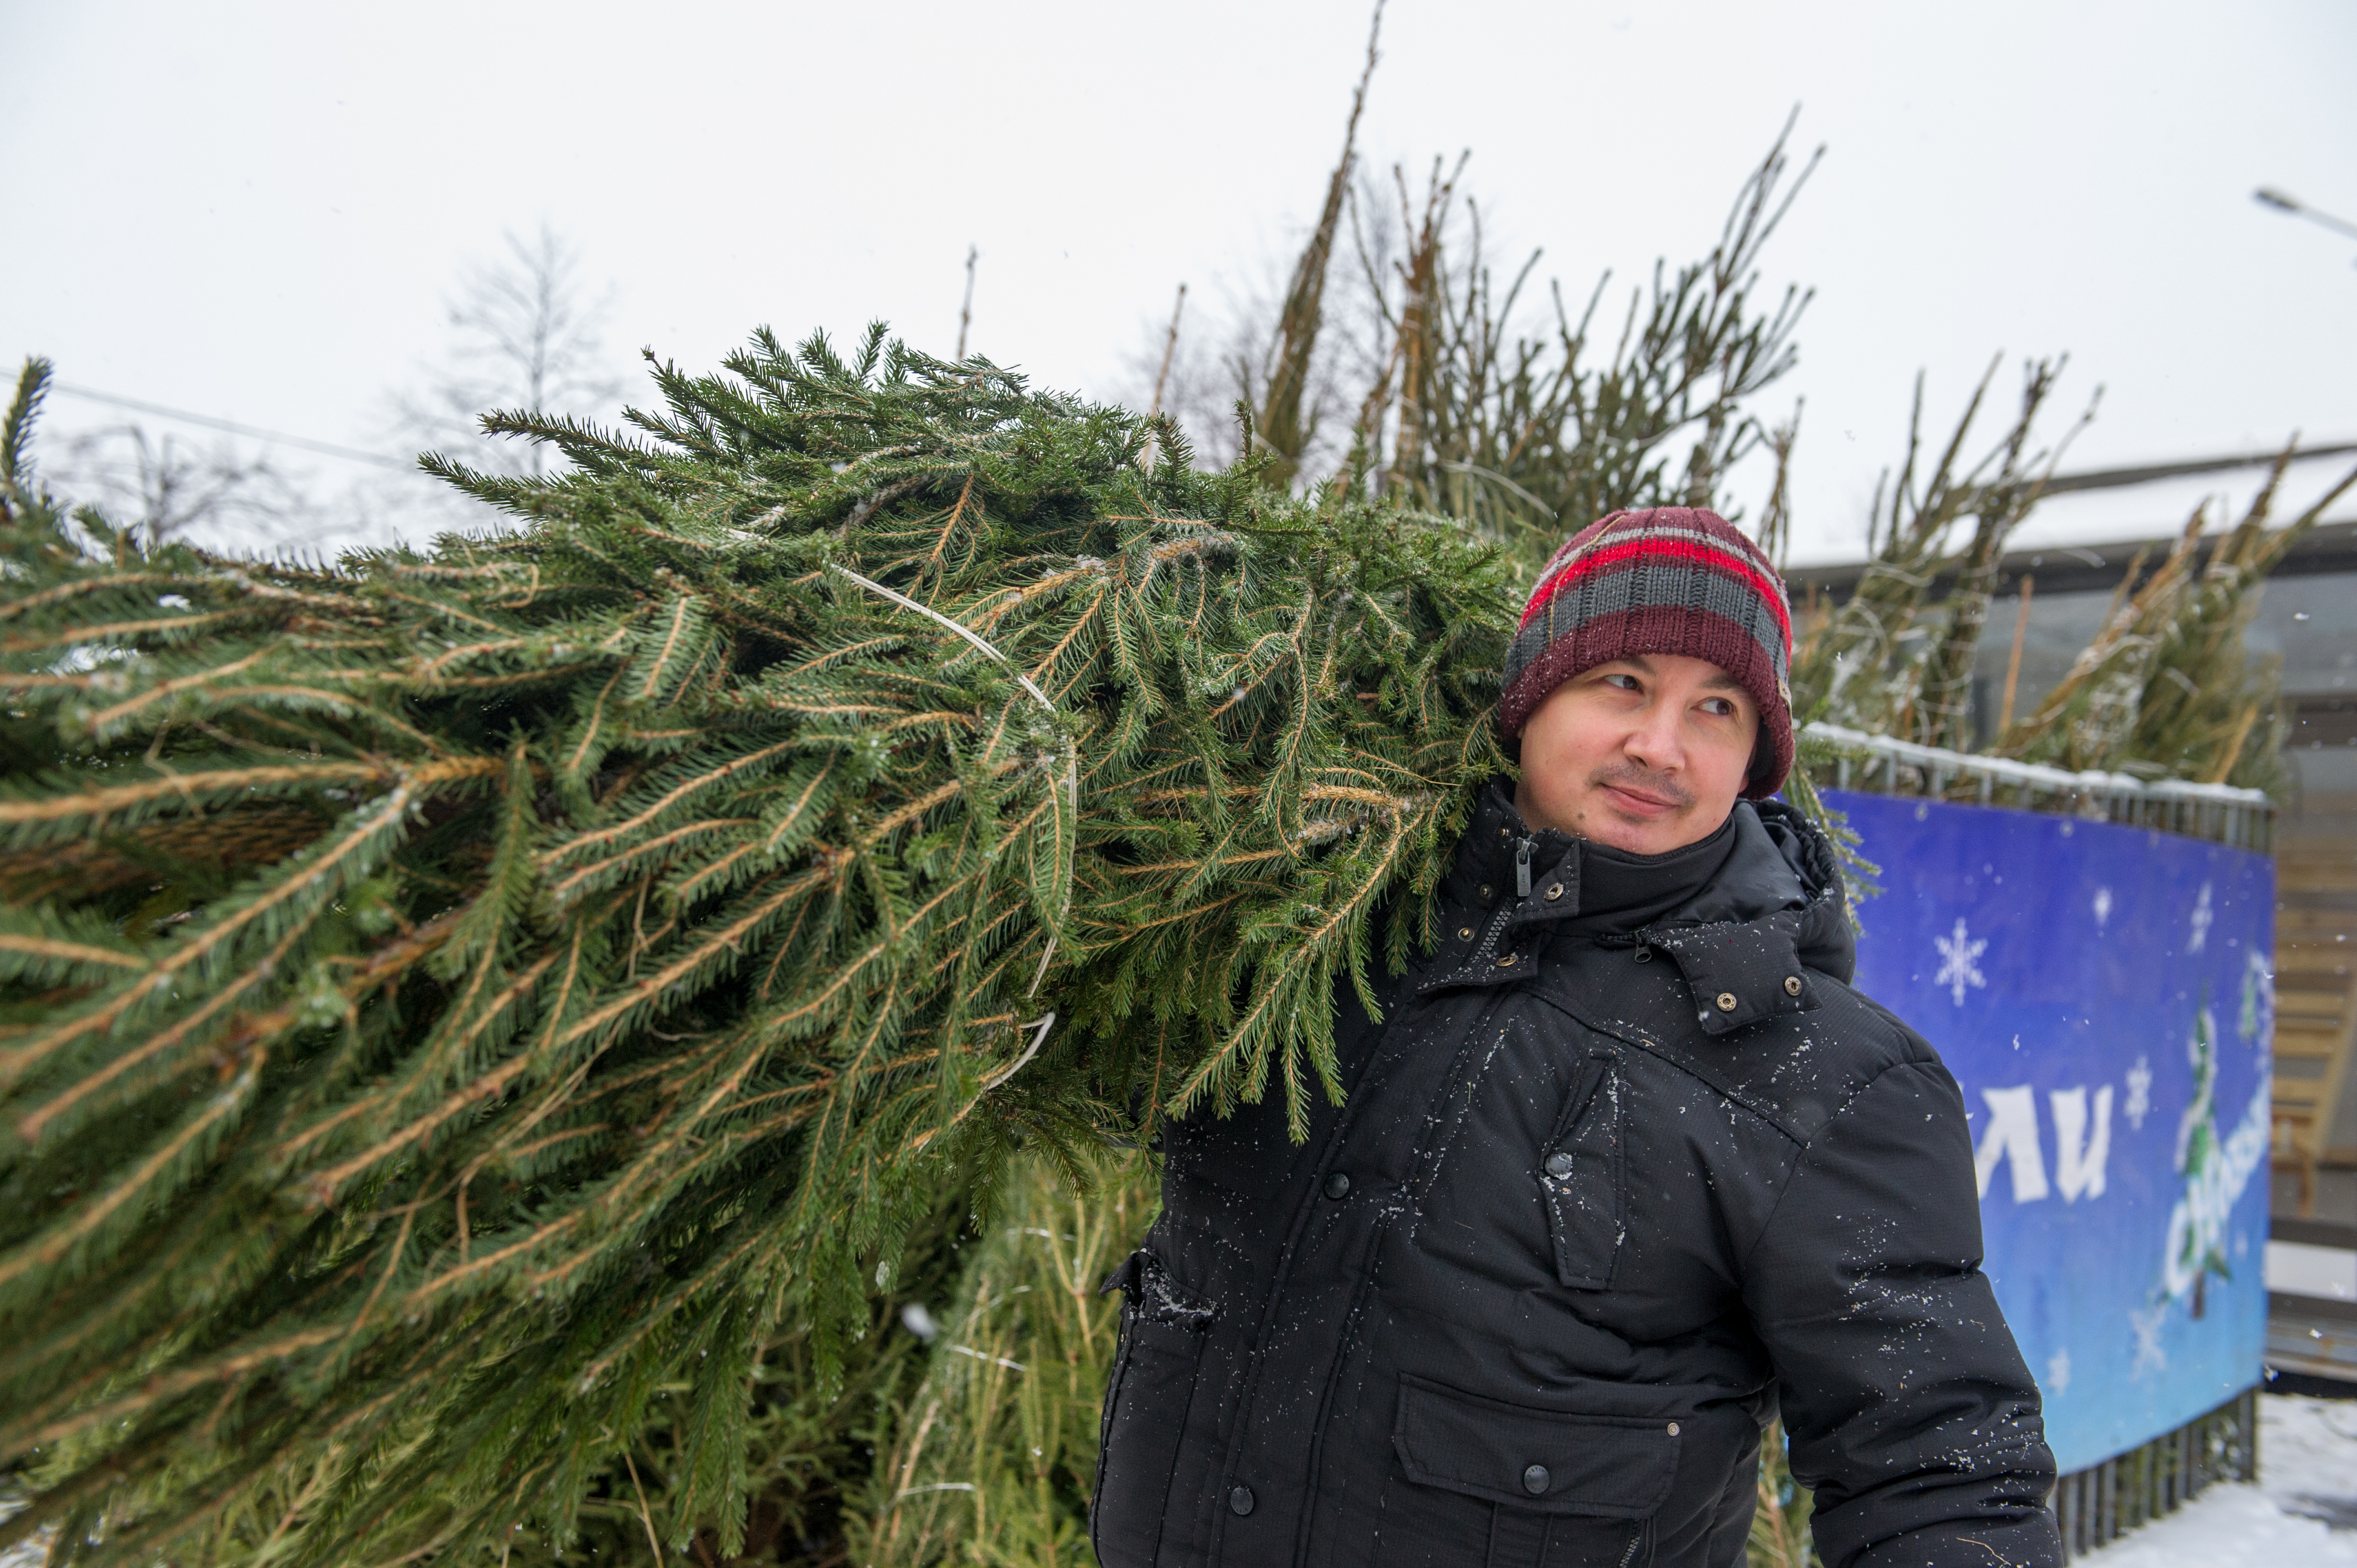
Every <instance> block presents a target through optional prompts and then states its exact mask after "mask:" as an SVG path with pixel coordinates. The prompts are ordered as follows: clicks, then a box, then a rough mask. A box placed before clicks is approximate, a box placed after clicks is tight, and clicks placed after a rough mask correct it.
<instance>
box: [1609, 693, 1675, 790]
mask: <svg viewBox="0 0 2357 1568" xmlns="http://www.w3.org/2000/svg"><path fill="white" fill-rule="evenodd" d="M1621 748H1622V749H1623V750H1625V751H1626V752H1628V754H1629V756H1630V757H1631V759H1632V760H1634V761H1637V762H1641V763H1642V764H1644V765H1645V766H1646V767H1647V768H1651V769H1652V770H1653V771H1654V772H1656V773H1671V772H1674V771H1676V770H1677V768H1680V767H1681V766H1683V765H1684V762H1685V742H1684V736H1681V735H1680V734H1679V733H1678V713H1677V710H1676V709H1674V708H1673V707H1671V706H1670V705H1669V704H1668V703H1652V704H1651V705H1649V706H1648V707H1647V708H1646V709H1645V711H1644V712H1643V714H1641V715H1639V717H1638V721H1637V727H1636V728H1635V729H1633V730H1631V732H1630V733H1629V738H1628V739H1627V740H1626V741H1624V742H1622V743H1621Z"/></svg>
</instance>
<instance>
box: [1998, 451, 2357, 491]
mask: <svg viewBox="0 0 2357 1568" xmlns="http://www.w3.org/2000/svg"><path fill="white" fill-rule="evenodd" d="M2352 452H2357V441H2352V442H2341V443H2340V444H2338V445H2335V446H2302V447H2300V448H2299V449H2298V451H2296V452H2294V453H2293V454H2292V459H2293V461H2295V462H2297V461H2299V460H2300V459H2302V458H2307V457H2341V456H2347V455H2348V454H2350V453H2352ZM2278 456H2282V454H2281V453H2279V452H2251V453H2245V454H2244V456H2239V457H2196V458H2194V459H2193V460H2192V461H2190V462H2185V463H2149V464H2147V465H2145V466H2144V467H2139V468H2095V469H2091V470H2089V471H2087V472H2084V473H2078V474H2057V475H2055V476H2054V477H2053V478H2050V479H2048V480H2047V481H2046V482H2045V483H2044V484H2042V485H2040V487H2039V493H2040V495H2049V496H2059V495H2061V494H2064V493H2065V492H2067V491H2070V490H2108V489H2117V488H2118V487H2120V486H2122V485H2143V484H2149V483H2151V482H2152V481H2153V480H2155V479H2175V478H2183V477H2185V476H2187V475H2190V474H2219V473H2224V472H2225V471H2226V470H2228V469H2230V468H2256V467H2264V466H2266V464H2269V463H2272V462H2274V461H2275V460H2276V458H2277V457H2278Z"/></svg>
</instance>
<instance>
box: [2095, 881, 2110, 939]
mask: <svg viewBox="0 0 2357 1568" xmlns="http://www.w3.org/2000/svg"><path fill="white" fill-rule="evenodd" d="M2111 918H2112V890H2111V889H2110V888H2108V887H2098V888H2096V889H2095V929H2097V930H2099V931H2100V930H2102V929H2104V927H2105V926H2106V925H2109V924H2110V923H2111Z"/></svg>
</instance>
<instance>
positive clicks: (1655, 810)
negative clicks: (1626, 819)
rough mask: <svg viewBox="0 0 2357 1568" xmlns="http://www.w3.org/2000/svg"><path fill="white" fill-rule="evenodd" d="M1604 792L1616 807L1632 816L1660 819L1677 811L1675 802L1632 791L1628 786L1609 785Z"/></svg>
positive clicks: (1641, 791)
mask: <svg viewBox="0 0 2357 1568" xmlns="http://www.w3.org/2000/svg"><path fill="white" fill-rule="evenodd" d="M1604 791H1605V793H1606V794H1608V795H1609V796H1610V797H1611V798H1612V803H1613V805H1614V806H1615V807H1617V808H1619V809H1620V811H1626V812H1628V813H1629V814H1630V815H1631V816H1639V817H1658V816H1663V815H1666V814H1667V813H1669V812H1671V811H1675V810H1677V804H1678V803H1677V802H1676V801H1675V800H1663V799H1662V798H1661V797H1660V796H1658V795H1651V794H1648V793H1646V792H1645V791H1644V790H1642V789H1631V788H1629V786H1627V785H1626V784H1607V785H1606V786H1604Z"/></svg>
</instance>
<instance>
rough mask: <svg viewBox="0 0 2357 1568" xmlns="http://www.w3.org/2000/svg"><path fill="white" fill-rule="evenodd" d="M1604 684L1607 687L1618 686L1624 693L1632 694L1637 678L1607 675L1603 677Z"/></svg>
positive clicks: (1635, 687)
mask: <svg viewBox="0 0 2357 1568" xmlns="http://www.w3.org/2000/svg"><path fill="white" fill-rule="evenodd" d="M1604 683H1605V684H1606V685H1608V686H1618V687H1620V690H1622V691H1624V692H1633V691H1635V690H1636V689H1637V677H1635V676H1634V675H1622V674H1612V675H1607V676H1606V677H1604Z"/></svg>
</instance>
